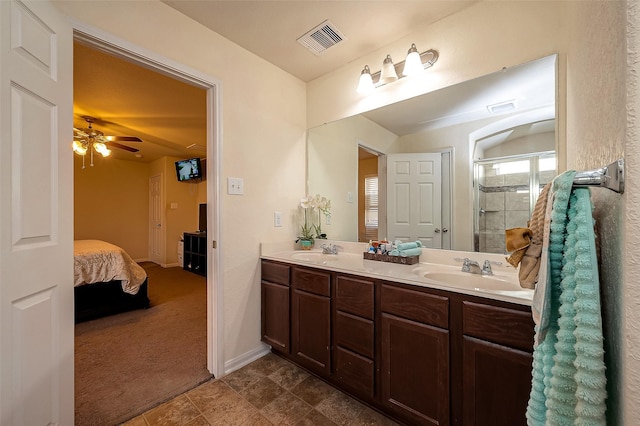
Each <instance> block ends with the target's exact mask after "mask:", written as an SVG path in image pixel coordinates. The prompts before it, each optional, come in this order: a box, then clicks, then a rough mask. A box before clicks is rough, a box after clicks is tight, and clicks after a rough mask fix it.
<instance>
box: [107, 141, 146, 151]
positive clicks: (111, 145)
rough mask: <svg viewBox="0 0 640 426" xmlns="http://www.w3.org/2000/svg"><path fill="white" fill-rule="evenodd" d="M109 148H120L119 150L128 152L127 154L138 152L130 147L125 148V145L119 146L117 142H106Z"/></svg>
mask: <svg viewBox="0 0 640 426" xmlns="http://www.w3.org/2000/svg"><path fill="white" fill-rule="evenodd" d="M108 143H109V146H110V147H114V148H120V149H124V150H125V151H129V152H138V151H140V150H139V149H137V148H131V147H130V146H126V145H122V144H119V143H118V142H111V141H110V142H108Z"/></svg>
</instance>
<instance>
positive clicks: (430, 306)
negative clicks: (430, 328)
mask: <svg viewBox="0 0 640 426" xmlns="http://www.w3.org/2000/svg"><path fill="white" fill-rule="evenodd" d="M381 300H382V311H383V312H387V313H390V314H393V315H396V316H399V317H402V318H407V319H410V320H414V321H418V322H421V323H424V324H430V325H434V326H436V327H440V328H449V299H448V298H447V297H443V296H436V295H433V294H428V293H423V292H421V291H416V290H409V289H406V288H401V287H395V286H391V285H387V284H383V285H382V292H381Z"/></svg>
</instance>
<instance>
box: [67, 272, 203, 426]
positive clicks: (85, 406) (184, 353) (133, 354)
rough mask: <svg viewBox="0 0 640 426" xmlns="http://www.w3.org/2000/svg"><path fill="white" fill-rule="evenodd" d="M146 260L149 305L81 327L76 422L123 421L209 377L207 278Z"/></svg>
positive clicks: (105, 425)
mask: <svg viewBox="0 0 640 426" xmlns="http://www.w3.org/2000/svg"><path fill="white" fill-rule="evenodd" d="M141 265H142V267H143V268H144V269H145V270H146V271H147V274H148V276H149V298H150V299H151V308H149V309H141V310H136V311H131V312H125V313H122V314H118V315H113V316H110V317H105V318H100V319H97V320H93V321H88V322H85V323H80V324H77V325H76V328H75V417H76V420H75V424H76V426H111V425H117V424H119V423H122V422H124V421H126V420H128V419H131V418H132V417H134V416H137V415H139V414H140V413H142V412H144V411H147V410H149V409H150V408H152V407H155V406H156V405H158V404H160V403H163V402H165V401H168V400H170V399H171V398H173V397H175V396H176V395H179V394H181V393H183V392H185V391H187V390H189V389H192V388H194V387H195V386H197V385H199V384H200V383H203V382H204V381H206V380H208V379H210V378H211V374H210V373H209V372H208V371H207V361H206V353H207V348H206V343H207V336H206V307H207V301H206V279H205V278H204V277H201V276H199V275H196V274H193V273H190V272H186V271H184V270H183V269H182V268H179V267H175V268H161V267H160V266H158V265H156V264H153V263H150V262H145V263H142V264H141Z"/></svg>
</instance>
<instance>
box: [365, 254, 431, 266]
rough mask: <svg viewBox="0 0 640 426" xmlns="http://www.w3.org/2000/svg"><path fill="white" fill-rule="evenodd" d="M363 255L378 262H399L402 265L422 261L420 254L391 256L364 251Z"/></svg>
mask: <svg viewBox="0 0 640 426" xmlns="http://www.w3.org/2000/svg"><path fill="white" fill-rule="evenodd" d="M362 255H363V257H364V258H365V259H367V260H377V261H378V262H390V263H399V264H401V265H415V264H416V263H418V262H419V261H420V256H419V255H416V256H406V257H403V256H390V255H388V254H374V253H368V252H366V251H365V252H364V253H362Z"/></svg>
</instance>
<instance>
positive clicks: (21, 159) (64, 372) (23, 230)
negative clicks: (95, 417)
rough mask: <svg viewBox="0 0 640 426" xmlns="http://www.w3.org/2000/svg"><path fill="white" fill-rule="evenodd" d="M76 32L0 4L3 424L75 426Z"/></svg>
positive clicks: (31, 11) (34, 7)
mask: <svg viewBox="0 0 640 426" xmlns="http://www.w3.org/2000/svg"><path fill="white" fill-rule="evenodd" d="M72 37H73V33H72V29H71V26H70V24H69V23H68V22H67V21H66V20H65V19H64V18H63V17H62V16H61V14H60V13H59V12H58V11H57V9H55V8H54V7H53V6H52V5H51V3H49V2H48V1H35V2H19V1H0V55H1V56H0V111H1V112H2V114H1V116H0V120H1V123H0V413H1V414H0V424H2V425H11V426H20V425H24V426H32V425H72V424H73V395H74V393H73V327H74V325H73V323H74V318H73V315H74V314H73V310H74V309H73V163H72V160H73V154H72V151H71V140H72V135H73V131H72V125H73V110H72V108H73V83H72V79H73V64H72Z"/></svg>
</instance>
